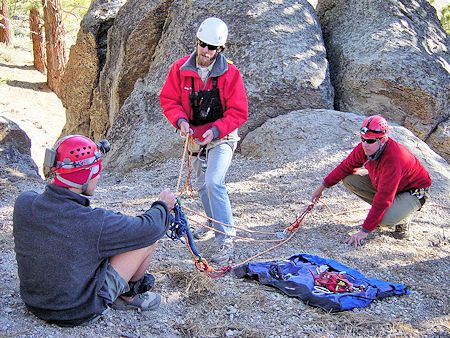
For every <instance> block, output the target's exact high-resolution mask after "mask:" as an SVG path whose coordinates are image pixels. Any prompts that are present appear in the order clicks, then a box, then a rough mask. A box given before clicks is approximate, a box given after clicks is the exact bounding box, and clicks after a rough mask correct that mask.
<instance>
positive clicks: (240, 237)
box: [188, 217, 281, 243]
mask: <svg viewBox="0 0 450 338" xmlns="http://www.w3.org/2000/svg"><path fill="white" fill-rule="evenodd" d="M188 220H189V221H190V222H192V223H195V224H197V225H200V226H203V227H205V228H208V229H209V230H212V231H214V232H217V233H219V234H222V235H225V236H227V237H233V238H239V239H242V240H245V241H255V242H261V243H264V242H266V243H273V242H280V241H281V240H280V239H254V238H250V237H243V236H237V235H229V234H226V233H225V232H223V231H220V230H217V229H214V228H213V227H210V226H208V225H204V224H201V223H200V222H197V221H196V220H194V219H192V218H190V217H188ZM230 227H231V226H230ZM274 235H275V234H274Z"/></svg>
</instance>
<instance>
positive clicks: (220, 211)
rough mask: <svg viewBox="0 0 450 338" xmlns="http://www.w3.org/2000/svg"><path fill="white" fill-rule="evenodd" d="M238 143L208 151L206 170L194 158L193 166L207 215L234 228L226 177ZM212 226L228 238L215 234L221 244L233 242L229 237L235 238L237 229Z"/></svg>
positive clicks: (217, 225) (222, 144)
mask: <svg viewBox="0 0 450 338" xmlns="http://www.w3.org/2000/svg"><path fill="white" fill-rule="evenodd" d="M235 148H236V142H228V143H221V144H219V145H217V146H215V147H213V148H211V149H209V150H208V151H207V156H206V160H207V166H206V170H204V169H203V170H202V163H201V161H200V160H199V159H198V158H197V157H194V159H193V162H192V166H193V169H194V172H195V175H196V179H197V180H196V181H197V188H198V192H199V194H200V198H201V200H202V203H203V208H204V209H205V212H206V215H207V216H208V217H211V218H214V219H215V220H217V221H219V222H222V223H225V224H229V225H231V226H234V222H233V214H232V212H231V204H230V199H229V198H228V192H227V188H226V187H225V175H226V174H227V171H228V168H229V167H230V164H231V159H232V157H233V152H234V149H235ZM212 226H213V227H214V228H215V229H217V230H219V231H222V232H224V233H226V234H227V236H225V235H222V234H220V233H218V232H216V233H215V236H216V241H218V242H219V243H224V242H231V241H232V240H233V239H232V238H231V237H228V236H235V235H236V229H235V228H232V227H227V226H224V225H222V224H219V223H216V222H213V224H212Z"/></svg>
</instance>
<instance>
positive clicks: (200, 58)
mask: <svg viewBox="0 0 450 338" xmlns="http://www.w3.org/2000/svg"><path fill="white" fill-rule="evenodd" d="M216 57H217V52H214V54H213V55H212V56H211V54H210V53H209V52H208V53H203V54H201V53H198V52H197V57H196V62H197V65H198V66H200V67H208V66H209V65H210V64H211V63H213V61H214V60H215V59H216Z"/></svg>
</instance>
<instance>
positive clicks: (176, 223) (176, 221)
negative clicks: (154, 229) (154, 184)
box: [166, 199, 202, 260]
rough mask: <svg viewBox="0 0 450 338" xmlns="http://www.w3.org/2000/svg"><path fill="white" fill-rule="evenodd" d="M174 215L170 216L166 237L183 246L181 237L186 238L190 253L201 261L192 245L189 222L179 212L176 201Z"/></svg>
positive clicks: (178, 204)
mask: <svg viewBox="0 0 450 338" xmlns="http://www.w3.org/2000/svg"><path fill="white" fill-rule="evenodd" d="M173 211H174V215H172V214H170V226H169V230H167V232H166V235H167V237H169V238H170V239H171V240H173V241H177V240H179V241H180V242H181V243H183V244H185V242H184V241H183V239H182V238H183V236H186V238H187V241H188V244H189V247H190V248H191V250H192V253H193V254H194V255H195V256H196V257H197V258H198V259H199V260H201V259H202V256H201V255H200V253H199V251H198V250H197V247H196V246H195V243H194V236H193V235H192V232H191V228H190V227H189V222H188V220H187V218H186V216H185V215H184V212H183V210H181V205H180V201H179V200H178V199H177V203H175V206H174V207H173Z"/></svg>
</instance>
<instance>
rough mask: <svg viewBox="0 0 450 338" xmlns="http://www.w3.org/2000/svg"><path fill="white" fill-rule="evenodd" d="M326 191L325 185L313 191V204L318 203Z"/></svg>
mask: <svg viewBox="0 0 450 338" xmlns="http://www.w3.org/2000/svg"><path fill="white" fill-rule="evenodd" d="M324 190H325V187H324V185H323V184H321V185H319V186H318V187H317V188H316V190H314V191H313V193H312V195H311V202H313V203H314V204H315V203H317V202H318V201H319V199H320V197H322V193H323V191H324Z"/></svg>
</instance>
